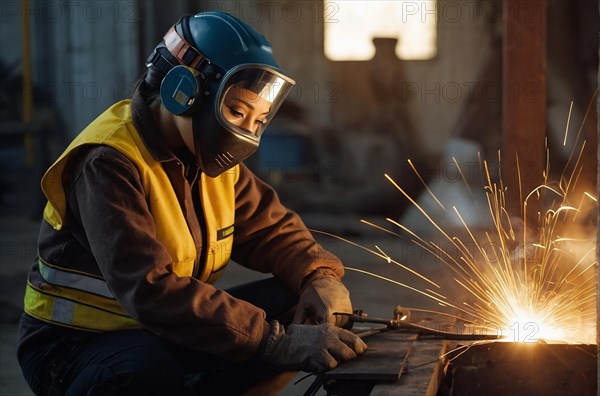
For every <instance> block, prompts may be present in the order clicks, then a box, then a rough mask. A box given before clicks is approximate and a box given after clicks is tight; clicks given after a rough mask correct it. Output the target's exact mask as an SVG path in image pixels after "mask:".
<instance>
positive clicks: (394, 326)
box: [334, 306, 501, 341]
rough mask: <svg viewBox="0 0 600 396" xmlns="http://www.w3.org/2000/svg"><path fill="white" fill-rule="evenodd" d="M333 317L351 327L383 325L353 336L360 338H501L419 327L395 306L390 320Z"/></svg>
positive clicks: (363, 316) (356, 314)
mask: <svg viewBox="0 0 600 396" xmlns="http://www.w3.org/2000/svg"><path fill="white" fill-rule="evenodd" d="M334 315H343V316H346V317H347V318H348V322H349V324H351V325H354V323H370V324H380V325H384V326H382V327H378V328H372V329H368V330H364V331H359V332H356V333H355V334H356V335H357V336H359V337H360V338H365V337H368V336H370V335H373V334H377V333H382V332H385V331H398V332H402V333H407V334H416V335H419V336H423V337H428V338H439V339H446V340H459V341H477V340H498V339H500V338H501V336H499V335H494V334H458V333H453V332H450V331H443V330H436V329H432V328H430V327H426V326H421V325H418V324H416V323H412V322H410V320H409V319H410V311H409V310H407V309H405V308H402V307H401V306H397V307H396V309H394V317H393V318H392V319H380V318H370V317H368V316H367V314H366V313H365V312H364V311H362V310H355V311H354V312H352V313H339V312H336V313H334Z"/></svg>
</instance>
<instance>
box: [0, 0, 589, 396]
mask: <svg viewBox="0 0 600 396" xmlns="http://www.w3.org/2000/svg"><path fill="white" fill-rule="evenodd" d="M516 3H521V4H527V3H540V1H538V0H536V1H533V2H531V1H522V2H520V1H519V2H516ZM543 3H544V4H545V13H544V14H543V17H542V16H541V15H540V14H538V13H536V11H535V10H536V9H539V8H537V7H533V8H528V7H523V8H521V9H519V8H518V7H516V8H515V7H513V8H512V9H511V10H512V11H511V12H510V13H508V12H507V9H506V7H505V2H504V1H502V0H470V1H451V0H437V1H433V0H432V1H415V0H412V1H411V0H394V1H392V0H390V1H313V0H307V1H285V0H281V1H271V0H253V1H200V0H195V1H191V0H169V1H168V0H106V1H102V0H99V1H88V0H78V1H64V0H47V1H44V0H29V1H23V0H22V1H10V0H0V202H1V203H2V205H1V209H0V213H1V216H2V217H1V219H0V221H1V223H0V248H1V250H0V287H1V290H2V292H1V294H0V315H1V316H0V325H1V326H2V343H1V344H0V345H2V349H3V350H4V351H3V352H2V353H0V354H1V355H2V356H3V357H2V365H0V374H2V386H3V387H4V388H2V387H0V394H21V393H18V392H19V391H15V390H14V389H13V388H10V387H9V385H8V383H7V381H9V382H10V381H12V380H9V379H8V378H9V377H10V375H8V374H6V373H8V372H9V371H8V370H10V369H9V367H10V366H11V365H12V366H14V360H6V359H8V358H5V356H8V355H10V353H8V354H7V353H5V351H9V352H10V351H11V350H12V349H11V348H13V349H14V346H13V345H12V341H11V340H14V337H15V334H16V327H15V323H16V321H17V318H18V315H19V312H20V304H21V299H22V291H23V287H24V283H23V282H24V279H25V278H24V276H25V274H26V272H27V269H28V267H29V263H30V262H31V261H32V260H33V259H34V258H35V238H36V235H37V228H38V225H39V221H40V218H41V213H42V210H43V206H44V204H45V200H44V199H43V196H42V194H41V191H40V189H39V181H40V178H41V176H42V174H43V172H44V171H45V169H46V168H47V167H48V166H49V165H50V164H51V163H52V162H53V160H54V159H55V158H57V156H58V155H59V154H60V153H61V151H62V150H63V149H64V148H65V147H66V145H67V144H68V142H69V141H70V140H71V139H72V138H73V137H75V136H76V135H77V134H78V133H79V131H80V130H81V129H82V128H84V127H85V126H86V125H87V124H88V123H89V122H90V121H92V120H93V119H94V118H95V117H96V116H98V115H99V114H100V113H102V112H103V111H104V110H105V109H106V108H107V107H109V106H110V105H111V104H113V103H114V102H116V101H118V100H121V99H124V98H127V97H129V96H130V94H131V90H132V88H133V82H134V81H135V80H136V79H137V78H138V76H139V75H140V73H141V72H142V71H143V70H144V68H145V66H144V62H145V60H146V57H147V56H148V55H149V54H150V52H151V51H152V49H153V48H154V46H155V45H156V44H157V43H158V42H159V41H160V40H161V39H162V36H163V34H164V33H165V32H166V30H167V29H168V28H169V27H170V26H171V25H172V24H174V23H175V22H176V21H177V20H178V19H179V17H180V16H181V15H183V14H193V13H196V12H200V11H207V10H220V11H224V12H228V13H230V14H232V15H234V16H236V17H238V18H240V19H242V20H244V21H246V22H248V23H249V24H250V25H252V26H253V27H255V28H256V29H257V30H258V31H259V32H261V33H262V34H264V35H265V36H266V37H267V39H268V40H269V41H270V42H271V44H272V46H273V49H274V53H275V55H276V57H277V59H278V60H279V63H280V66H281V68H282V69H283V70H284V71H285V72H286V73H287V74H288V75H290V76H291V77H292V78H294V79H295V80H296V81H297V86H296V87H295V88H294V89H293V90H292V92H291V94H290V95H289V97H288V99H287V101H286V103H285V104H284V106H283V107H282V108H281V110H280V111H279V113H278V114H277V116H276V118H275V120H274V121H273V122H272V123H271V124H270V126H269V129H268V130H267V132H266V134H265V135H264V136H263V138H262V142H261V148H260V150H259V152H258V153H256V154H255V155H254V156H253V157H251V158H250V159H249V160H248V161H247V164H248V165H249V166H250V167H251V168H252V169H253V170H254V171H255V172H256V173H257V175H258V176H259V177H261V178H263V179H265V180H266V181H268V182H269V183H271V184H272V185H273V186H274V187H275V188H276V189H277V191H278V192H279V194H280V197H281V199H282V201H283V202H284V203H285V204H286V205H287V206H288V207H290V208H291V209H293V210H295V211H298V212H299V213H300V214H301V215H302V216H303V218H304V219H305V222H306V223H307V225H308V226H309V227H311V228H313V229H317V230H321V231H325V232H331V233H334V234H336V235H338V236H342V237H347V238H355V240H361V241H369V242H368V243H371V242H373V241H375V242H377V241H380V242H379V243H380V245H379V246H383V245H381V243H382V242H381V239H380V238H382V237H381V234H377V235H376V234H375V233H376V232H377V230H374V229H373V228H372V227H366V226H365V225H364V224H361V223H360V221H359V220H360V219H368V220H369V221H376V220H377V219H384V218H386V217H389V218H391V219H396V220H398V221H400V222H401V223H402V224H405V225H406V226H407V227H409V228H411V229H412V230H415V231H422V232H425V233H426V232H428V231H429V230H430V227H431V225H430V224H429V223H428V222H426V221H423V218H422V216H420V214H419V213H418V211H416V209H415V206H414V205H413V204H412V203H411V202H410V201H409V200H408V199H406V198H405V197H404V196H403V195H402V194H400V193H399V191H398V189H397V188H395V187H394V186H393V185H392V184H391V183H390V182H389V181H388V180H386V178H385V177H384V174H388V175H390V177H392V178H393V179H394V180H395V181H397V182H398V184H399V185H400V186H402V188H403V189H404V190H405V191H406V192H407V193H408V194H409V195H410V196H412V197H414V199H415V201H417V202H420V203H421V204H422V205H424V207H426V208H428V209H430V210H432V211H435V210H436V208H438V210H439V207H438V206H437V205H435V204H432V203H431V199H430V198H429V197H430V195H429V193H428V191H433V192H434V193H435V194H436V196H438V197H439V198H440V200H441V201H442V202H443V203H450V205H455V206H457V207H458V208H459V209H460V210H461V213H462V214H463V217H464V218H465V219H466V220H467V222H468V223H469V224H472V225H473V226H485V224H482V222H485V220H484V219H483V218H482V217H481V216H479V215H478V213H477V212H476V211H475V210H474V208H475V207H476V206H477V204H476V201H477V200H481V202H482V203H483V205H484V206H485V202H484V200H485V197H484V195H483V193H482V194H477V193H475V194H473V193H470V194H467V193H466V192H465V191H466V190H465V188H464V184H465V183H466V184H469V185H471V184H472V185H479V186H480V184H481V170H480V166H481V163H482V161H483V160H485V161H486V162H487V163H488V166H489V168H490V170H491V177H492V178H493V179H496V178H499V177H500V175H499V174H500V171H499V170H500V168H501V164H500V163H499V162H498V150H499V149H501V148H502V146H503V143H504V144H506V142H505V141H504V140H503V116H505V114H504V113H503V100H504V99H506V95H512V96H517V97H518V98H520V99H521V101H520V103H521V106H522V107H524V108H525V109H526V110H527V106H530V105H531V106H534V105H539V100H538V99H539V98H540V97H541V101H542V102H543V106H544V109H545V112H544V113H543V120H542V122H541V123H539V125H540V126H541V128H542V129H543V133H544V134H545V135H546V137H547V143H546V144H547V146H548V148H549V152H550V153H551V155H550V156H549V158H550V159H549V161H550V162H551V166H550V169H551V170H552V171H556V172H560V170H561V169H562V164H564V162H565V161H566V160H567V159H568V157H569V155H570V153H571V152H572V150H573V149H574V148H576V146H577V144H581V140H579V141H577V139H576V136H577V133H576V132H580V139H587V140H588V146H587V148H586V150H585V151H584V153H583V156H582V161H584V162H585V163H586V166H585V167H584V170H583V172H582V173H581V174H580V175H579V179H580V180H581V182H580V183H581V184H583V185H585V186H587V187H590V188H592V189H594V190H595V183H596V151H597V139H596V119H597V116H596V111H595V108H596V106H595V99H594V98H595V91H596V87H597V79H598V31H599V28H600V22H599V17H598V2H597V1H596V0H549V1H547V2H543ZM532 10H533V11H532ZM507 18H511V19H513V20H515V21H517V22H519V23H522V24H524V25H527V24H536V23H540V18H541V20H542V21H543V23H544V29H545V33H544V40H543V43H542V48H543V54H542V57H543V59H542V63H543V71H544V72H545V75H544V87H543V89H542V90H540V89H539V88H540V87H539V86H537V85H535V84H533V83H532V84H529V82H527V81H523V82H522V84H515V85H510V84H506V81H505V80H503V76H506V68H505V67H504V66H505V65H506V59H503V58H505V54H506V50H507V48H508V47H510V45H511V42H510V41H507V40H506V39H505V38H506V35H505V27H506V24H505V22H506V19H507ZM525 62H526V60H525ZM540 94H541V96H540ZM530 96H531V98H535V99H536V100H534V101H531V102H530V101H528V100H527V99H528V98H529V97H530ZM590 109H591V111H589V110H590ZM567 119H569V124H570V128H569V131H570V132H569V134H568V135H567V137H566V139H565V130H566V125H567ZM584 120H585V122H584ZM519 133H520V134H522V135H523V136H525V135H527V134H529V131H527V130H523V131H519ZM457 163H458V164H460V166H461V168H462V170H463V171H464V174H463V175H462V176H461V175H460V174H459V173H458V171H457V166H456V164H457ZM413 167H414V168H415V169H418V174H417V173H416V172H415V171H414V170H413ZM425 186H427V187H425ZM473 191H482V190H477V189H473ZM428 205H429V206H428ZM438 215H439V217H438V219H439V222H440V224H442V225H447V226H450V227H451V226H456V225H457V224H454V223H452V222H453V221H455V220H452V219H450V218H445V217H444V213H438ZM319 238H321V236H319ZM323 243H324V244H325V245H326V246H329V247H330V248H331V250H334V252H335V253H337V254H338V255H340V256H343V257H344V256H345V257H348V260H349V261H352V260H357V259H358V258H357V257H358V256H356V251H354V250H351V249H350V250H349V249H348V246H347V245H345V244H338V243H333V242H331V241H327V240H324V241H323ZM372 245H373V244H372V243H371V245H370V246H371V248H372ZM402 248H405V249H404V251H402ZM386 249H389V250H386V252H387V251H392V250H394V249H398V251H399V253H398V254H400V255H402V257H403V258H405V259H406V254H407V253H406V252H407V249H406V245H403V246H401V245H398V244H397V243H396V244H392V245H390V247H388V248H386ZM407 261H410V260H408V259H407ZM413 261H423V257H422V256H419V258H416V256H415V257H413ZM435 268H437V267H435ZM355 291H356V295H357V296H358V297H357V298H359V299H360V298H364V299H366V300H365V301H371V300H368V298H370V297H369V296H371V297H373V298H375V297H374V296H375V295H376V292H373V293H372V294H369V293H370V292H367V291H364V290H358V287H357V288H356V290H355ZM361 293H362V294H361ZM353 294H354V290H353ZM394 298H400V297H397V296H394ZM406 298H409V297H406ZM373 301H374V300H373ZM365 305H368V304H365ZM392 308H393V307H392V306H391V305H390V306H389V307H388V306H386V308H385V310H386V312H387V311H390V310H391V309H392ZM372 309H373V310H375V307H373V308H372ZM10 378H12V377H10ZM11 386H12V385H11ZM2 389H4V391H5V392H2ZM9 390H10V392H13V393H6V392H8V391H9ZM23 394H26V393H23Z"/></svg>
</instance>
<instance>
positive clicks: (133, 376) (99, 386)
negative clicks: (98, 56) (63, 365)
mask: <svg viewBox="0 0 600 396" xmlns="http://www.w3.org/2000/svg"><path fill="white" fill-rule="evenodd" d="M184 382H185V371H184V369H183V368H182V367H181V366H180V365H179V363H178V362H177V361H176V360H175V359H173V358H172V357H171V356H159V355H158V356H157V355H154V356H146V357H143V356H139V355H138V357H137V358H133V359H125V360H122V361H120V362H118V363H117V364H113V365H102V364H97V365H93V366H88V367H86V368H85V369H83V370H82V371H81V372H80V373H79V374H78V375H77V377H76V378H75V379H74V381H73V382H72V384H71V386H70V387H69V389H68V390H67V392H66V395H83V394H87V395H134V394H141V395H185V394H186V391H185V388H184Z"/></svg>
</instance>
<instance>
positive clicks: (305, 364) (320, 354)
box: [262, 320, 367, 373]
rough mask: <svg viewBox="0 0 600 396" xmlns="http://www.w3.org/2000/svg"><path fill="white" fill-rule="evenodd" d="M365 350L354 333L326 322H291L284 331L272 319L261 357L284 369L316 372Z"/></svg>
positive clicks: (364, 346) (361, 341)
mask: <svg viewBox="0 0 600 396" xmlns="http://www.w3.org/2000/svg"><path fill="white" fill-rule="evenodd" d="M366 350H367V345H366V344H365V343H364V342H363V340H361V339H360V338H359V337H358V336H357V335H355V334H354V333H352V332H350V331H348V330H344V329H341V328H339V327H335V326H332V325H330V324H326V323H325V324H321V325H302V324H291V325H288V327H287V331H286V329H285V328H284V327H283V325H281V324H279V322H277V321H276V320H274V321H273V322H271V331H270V333H269V338H268V340H267V345H266V347H265V351H264V352H263V354H262V359H263V360H264V361H266V362H268V363H270V364H273V365H275V366H278V367H281V368H284V369H287V370H302V371H306V372H311V373H320V372H323V371H326V370H329V369H332V368H334V367H336V366H337V365H338V362H341V361H345V360H349V359H353V358H355V357H356V356H357V355H360V354H362V353H364V352H365V351H366Z"/></svg>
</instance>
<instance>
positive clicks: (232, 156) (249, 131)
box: [192, 64, 294, 177]
mask: <svg viewBox="0 0 600 396" xmlns="http://www.w3.org/2000/svg"><path fill="white" fill-rule="evenodd" d="M293 85H294V81H293V80H291V79H290V78H288V77H286V76H285V75H283V74H282V73H280V72H279V71H277V70H275V69H274V68H272V67H270V66H267V65H261V64H244V65H239V66H237V67H235V68H233V69H231V70H230V71H229V72H228V73H227V74H225V76H223V78H222V79H221V80H220V82H219V84H218V85H214V86H213V87H210V86H207V87H206V88H207V89H208V91H207V93H208V95H207V96H206V97H205V98H204V103H203V105H202V106H201V107H200V108H199V109H198V111H197V112H195V113H194V114H193V115H192V117H193V121H192V129H193V134H194V145H195V152H196V156H197V158H198V162H199V164H200V166H201V168H202V169H203V171H204V172H205V173H206V174H207V175H208V176H211V177H214V176H216V175H219V174H220V173H222V172H224V171H226V170H227V169H230V168H231V167H233V166H235V165H236V164H238V163H240V162H241V161H243V160H245V159H246V158H248V157H249V156H250V155H252V154H253V153H254V152H255V151H256V150H257V149H258V146H259V143H260V138H261V135H262V133H263V132H264V130H265V128H266V127H267V125H268V124H269V122H270V121H271V120H272V119H273V116H274V115H275V113H276V112H277V110H278V109H279V107H280V106H281V104H282V103H283V101H284V100H285V98H286V96H287V95H288V93H289V91H290V89H291V88H292V87H293ZM211 90H214V94H213V93H212V92H210V91H211Z"/></svg>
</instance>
